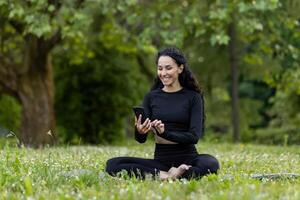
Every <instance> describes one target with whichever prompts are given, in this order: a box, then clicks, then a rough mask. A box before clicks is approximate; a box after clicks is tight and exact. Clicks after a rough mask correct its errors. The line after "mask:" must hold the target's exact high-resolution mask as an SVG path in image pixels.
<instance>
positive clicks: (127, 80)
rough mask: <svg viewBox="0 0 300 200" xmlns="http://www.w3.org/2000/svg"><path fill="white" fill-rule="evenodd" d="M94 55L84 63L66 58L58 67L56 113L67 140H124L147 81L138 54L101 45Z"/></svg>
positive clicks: (98, 141)
mask: <svg viewBox="0 0 300 200" xmlns="http://www.w3.org/2000/svg"><path fill="white" fill-rule="evenodd" d="M94 54H95V55H94V58H93V59H89V60H85V61H84V62H83V63H82V64H80V65H74V64H68V63H67V62H68V61H67V60H66V59H64V58H62V60H61V61H59V62H58V63H57V65H58V66H59V67H57V68H56V76H55V77H56V84H57V85H56V86H57V88H58V89H57V93H56V114H57V121H58V126H59V127H60V128H61V130H62V129H63V130H62V131H63V132H64V133H63V135H61V137H63V138H64V140H65V141H67V142H72V140H73V141H74V139H75V138H80V139H81V141H82V142H88V143H104V142H113V141H117V142H119V141H121V140H122V139H124V136H125V132H124V130H125V127H126V126H125V119H126V117H127V116H128V115H130V116H132V111H131V107H132V106H134V105H136V104H138V102H140V101H141V97H142V94H143V93H144V92H145V89H146V86H147V84H146V82H145V80H143V78H141V77H139V76H138V75H139V72H138V67H137V64H136V63H135V60H134V57H132V56H131V59H128V58H129V57H125V56H124V55H122V54H120V53H119V52H118V51H112V50H109V51H108V50H106V49H105V48H104V47H103V48H102V49H100V48H99V46H97V49H96V50H95V52H94Z"/></svg>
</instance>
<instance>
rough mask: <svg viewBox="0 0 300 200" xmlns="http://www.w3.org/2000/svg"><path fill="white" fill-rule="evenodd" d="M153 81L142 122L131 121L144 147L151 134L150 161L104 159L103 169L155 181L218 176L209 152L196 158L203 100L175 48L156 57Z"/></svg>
mask: <svg viewBox="0 0 300 200" xmlns="http://www.w3.org/2000/svg"><path fill="white" fill-rule="evenodd" d="M156 64H157V77H156V79H155V81H154V84H153V87H152V89H151V91H150V92H149V93H148V94H147V95H146V96H145V98H144V101H143V107H144V109H145V113H146V115H147V119H146V120H145V121H144V122H143V123H141V116H139V117H138V119H136V118H135V139H136V140H137V141H138V142H140V143H144V142H145V141H146V139H147V135H148V134H149V132H150V131H151V130H152V131H153V132H154V133H155V143H156V144H155V153H154V159H144V158H134V157H117V158H112V159H110V160H108V161H107V164H106V171H107V172H108V173H109V174H110V175H116V174H117V173H118V172H120V171H122V170H126V171H127V172H128V174H129V175H130V176H131V175H135V176H136V177H140V178H145V175H146V174H152V175H154V176H155V177H159V178H160V179H169V178H171V179H176V178H187V179H190V178H201V177H202V176H204V175H207V174H209V173H217V171H218V169H219V163H218V161H217V159H216V158H214V157H213V156H211V155H208V154H198V153H197V150H196V148H195V144H196V143H197V142H198V140H199V138H200V136H201V135H202V133H203V130H204V100H203V95H202V91H201V90H200V88H199V86H198V84H197V81H196V79H195V78H194V76H193V74H192V73H191V71H190V70H189V67H188V64H187V61H186V58H185V57H184V55H183V54H182V53H181V52H180V51H179V50H177V49H176V48H166V49H164V50H162V51H160V52H159V53H158V55H157V60H156Z"/></svg>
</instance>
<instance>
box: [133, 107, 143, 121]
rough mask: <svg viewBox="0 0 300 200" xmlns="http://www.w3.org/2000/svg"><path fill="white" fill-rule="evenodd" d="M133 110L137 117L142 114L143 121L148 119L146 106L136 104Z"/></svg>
mask: <svg viewBox="0 0 300 200" xmlns="http://www.w3.org/2000/svg"><path fill="white" fill-rule="evenodd" d="M132 110H133V112H134V114H135V116H136V118H137V119H138V118H139V116H140V115H142V119H141V123H144V121H145V120H146V114H145V110H144V108H143V107H140V106H135V107H133V108H132Z"/></svg>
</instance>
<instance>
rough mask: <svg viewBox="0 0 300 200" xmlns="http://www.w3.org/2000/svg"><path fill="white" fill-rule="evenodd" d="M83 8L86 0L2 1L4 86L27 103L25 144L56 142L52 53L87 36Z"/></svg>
mask: <svg viewBox="0 0 300 200" xmlns="http://www.w3.org/2000/svg"><path fill="white" fill-rule="evenodd" d="M82 4H83V1H82V0H78V1H63V2H62V1H57V0H48V1H46V0H28V1H6V0H1V1H0V11H1V15H0V16H1V24H0V26H1V52H0V85H1V87H2V88H3V90H4V91H5V92H7V93H8V94H10V95H12V96H14V97H15V98H16V99H17V100H18V101H19V102H20V104H21V105H22V122H21V131H20V132H21V135H20V136H21V137H20V138H21V141H22V142H23V143H24V145H26V146H35V147H37V146H41V145H45V144H51V143H53V142H54V141H55V137H56V136H55V132H54V130H55V115H54V83H53V66H52V57H51V51H52V49H53V48H54V47H55V46H56V45H57V44H58V43H59V42H61V40H62V39H65V38H68V37H69V38H75V37H77V38H80V37H83V36H82V33H81V31H80V30H81V29H79V27H80V26H81V25H83V23H82V22H83V21H84V15H83V14H82V13H81V12H82ZM87 22H88V21H87ZM87 22H85V23H87Z"/></svg>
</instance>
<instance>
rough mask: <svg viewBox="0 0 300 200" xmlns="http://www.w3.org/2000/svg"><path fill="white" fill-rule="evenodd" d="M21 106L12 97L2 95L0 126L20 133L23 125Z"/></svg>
mask: <svg viewBox="0 0 300 200" xmlns="http://www.w3.org/2000/svg"><path fill="white" fill-rule="evenodd" d="M21 111H22V109H21V106H20V104H19V103H18V102H17V101H16V100H15V99H14V98H12V97H11V96H8V95H0V126H3V127H4V128H6V129H8V130H11V131H14V132H18V131H19V128H20V125H21Z"/></svg>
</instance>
